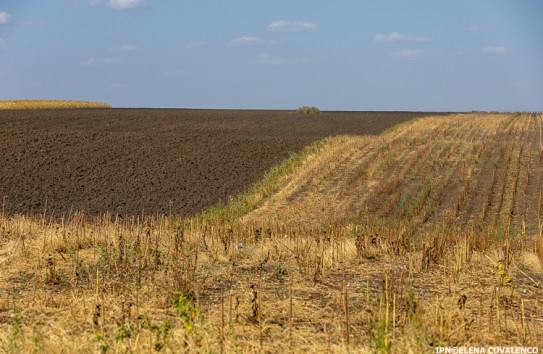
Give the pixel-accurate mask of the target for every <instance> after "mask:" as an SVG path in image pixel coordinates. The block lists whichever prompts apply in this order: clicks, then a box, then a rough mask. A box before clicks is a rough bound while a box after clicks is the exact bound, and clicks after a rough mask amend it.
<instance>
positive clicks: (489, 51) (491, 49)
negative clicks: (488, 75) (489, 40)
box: [481, 47, 507, 55]
mask: <svg viewBox="0 0 543 354" xmlns="http://www.w3.org/2000/svg"><path fill="white" fill-rule="evenodd" d="M481 51H482V52H483V53H485V54H498V55H499V54H505V53H506V52H507V50H506V49H505V47H484V48H483V49H481Z"/></svg>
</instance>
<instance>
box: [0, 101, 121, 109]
mask: <svg viewBox="0 0 543 354" xmlns="http://www.w3.org/2000/svg"><path fill="white" fill-rule="evenodd" d="M60 108H62V109H63V108H111V105H109V104H107V103H101V102H88V101H66V100H11V101H0V109H60Z"/></svg>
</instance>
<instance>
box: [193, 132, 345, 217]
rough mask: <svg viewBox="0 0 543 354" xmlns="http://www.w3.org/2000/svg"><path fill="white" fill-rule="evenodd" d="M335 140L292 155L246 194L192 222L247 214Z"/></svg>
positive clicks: (324, 140) (321, 141) (323, 141)
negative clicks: (311, 156) (307, 160)
mask: <svg viewBox="0 0 543 354" xmlns="http://www.w3.org/2000/svg"><path fill="white" fill-rule="evenodd" d="M337 138H338V137H328V138H324V139H322V140H319V141H316V142H315V143H313V144H311V145H309V146H307V147H306V148H304V149H303V150H302V151H301V152H299V153H296V154H292V155H291V156H290V157H289V158H287V159H286V160H285V161H283V162H282V163H280V164H279V165H277V166H275V167H273V168H272V169H271V170H270V171H269V172H268V173H267V174H266V175H265V176H264V178H263V179H262V180H260V181H259V182H257V183H255V184H254V185H253V186H252V187H251V188H249V190H248V191H247V192H245V193H242V194H240V195H238V196H237V197H234V198H232V199H231V200H230V201H229V202H228V204H226V205H224V204H222V203H220V204H216V205H214V206H212V207H210V208H208V209H206V210H205V211H204V212H203V213H202V214H201V215H199V216H196V217H194V218H193V221H203V220H216V221H220V222H232V221H234V220H236V219H238V218H240V217H242V216H243V215H245V214H247V213H249V212H250V211H252V210H254V209H255V208H256V207H258V206H259V205H260V204H261V203H262V202H263V201H264V200H266V198H269V197H270V196H271V195H273V193H275V192H276V191H277V189H278V188H279V183H280V181H281V180H282V179H283V177H284V176H287V175H288V174H290V173H292V171H294V169H295V168H297V167H299V166H301V165H302V163H303V162H304V161H305V159H306V158H307V157H308V156H309V155H312V154H314V153H317V152H319V151H322V150H323V149H325V148H326V146H327V145H328V144H329V143H330V141H332V139H337Z"/></svg>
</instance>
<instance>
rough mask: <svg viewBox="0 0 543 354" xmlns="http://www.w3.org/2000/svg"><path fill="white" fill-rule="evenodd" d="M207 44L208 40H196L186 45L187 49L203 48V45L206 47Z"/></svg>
mask: <svg viewBox="0 0 543 354" xmlns="http://www.w3.org/2000/svg"><path fill="white" fill-rule="evenodd" d="M205 45H206V42H204V41H194V42H188V43H187V44H186V45H185V48H187V49H195V48H202V47H205Z"/></svg>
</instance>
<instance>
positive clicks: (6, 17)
mask: <svg viewBox="0 0 543 354" xmlns="http://www.w3.org/2000/svg"><path fill="white" fill-rule="evenodd" d="M10 19H11V15H10V14H9V13H7V12H6V11H0V25H7V24H8V23H9V21H10Z"/></svg>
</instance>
